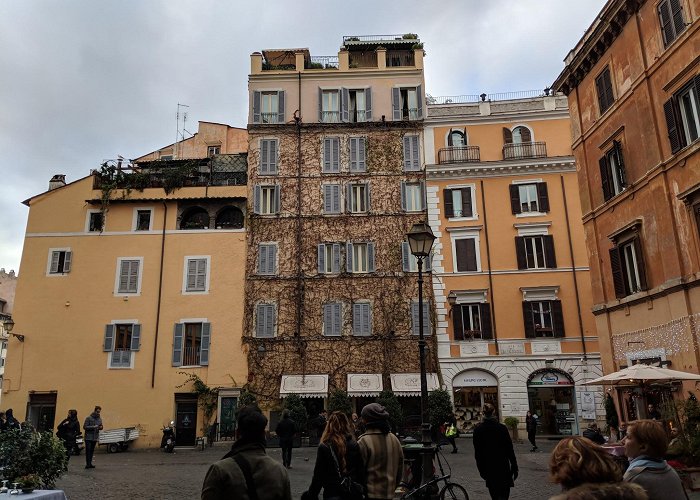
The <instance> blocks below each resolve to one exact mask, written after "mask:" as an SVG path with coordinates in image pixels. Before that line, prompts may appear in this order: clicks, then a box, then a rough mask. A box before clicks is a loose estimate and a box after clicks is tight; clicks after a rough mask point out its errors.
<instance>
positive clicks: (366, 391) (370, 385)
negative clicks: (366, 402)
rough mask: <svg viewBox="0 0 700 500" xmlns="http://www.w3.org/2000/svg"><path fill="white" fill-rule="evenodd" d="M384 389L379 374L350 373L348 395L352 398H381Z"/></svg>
mask: <svg viewBox="0 0 700 500" xmlns="http://www.w3.org/2000/svg"><path fill="white" fill-rule="evenodd" d="M383 387H384V386H383V384H382V376H381V374H379V373H348V395H349V396H351V397H352V396H355V397H358V396H366V397H371V396H379V393H380V392H382V389H383Z"/></svg>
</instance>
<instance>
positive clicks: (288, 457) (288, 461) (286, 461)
mask: <svg viewBox="0 0 700 500" xmlns="http://www.w3.org/2000/svg"><path fill="white" fill-rule="evenodd" d="M280 447H281V448H282V465H284V466H285V467H289V466H291V465H292V443H284V444H280Z"/></svg>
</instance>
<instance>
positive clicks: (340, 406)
mask: <svg viewBox="0 0 700 500" xmlns="http://www.w3.org/2000/svg"><path fill="white" fill-rule="evenodd" d="M334 411H339V412H342V413H345V414H346V415H348V416H349V415H350V414H351V413H352V401H350V396H348V393H347V392H345V391H343V390H341V389H336V390H334V391H333V392H332V393H331V395H330V397H329V398H328V412H329V413H332V412H334Z"/></svg>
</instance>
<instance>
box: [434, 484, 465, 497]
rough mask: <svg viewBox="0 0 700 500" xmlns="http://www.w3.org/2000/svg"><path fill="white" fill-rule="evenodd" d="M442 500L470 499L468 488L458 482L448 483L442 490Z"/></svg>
mask: <svg viewBox="0 0 700 500" xmlns="http://www.w3.org/2000/svg"><path fill="white" fill-rule="evenodd" d="M440 500H469V495H467V490H465V489H464V487H463V486H461V485H459V484H457V483H446V484H445V486H444V487H443V488H442V490H440Z"/></svg>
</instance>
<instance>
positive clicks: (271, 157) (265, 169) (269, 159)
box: [258, 139, 279, 175]
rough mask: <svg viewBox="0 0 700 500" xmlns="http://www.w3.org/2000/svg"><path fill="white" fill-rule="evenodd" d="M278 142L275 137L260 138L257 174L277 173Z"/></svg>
mask: <svg viewBox="0 0 700 500" xmlns="http://www.w3.org/2000/svg"><path fill="white" fill-rule="evenodd" d="M278 144H279V142H278V141H277V139H260V169H259V171H258V174H259V175H277V173H278V171H277V158H278Z"/></svg>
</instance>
